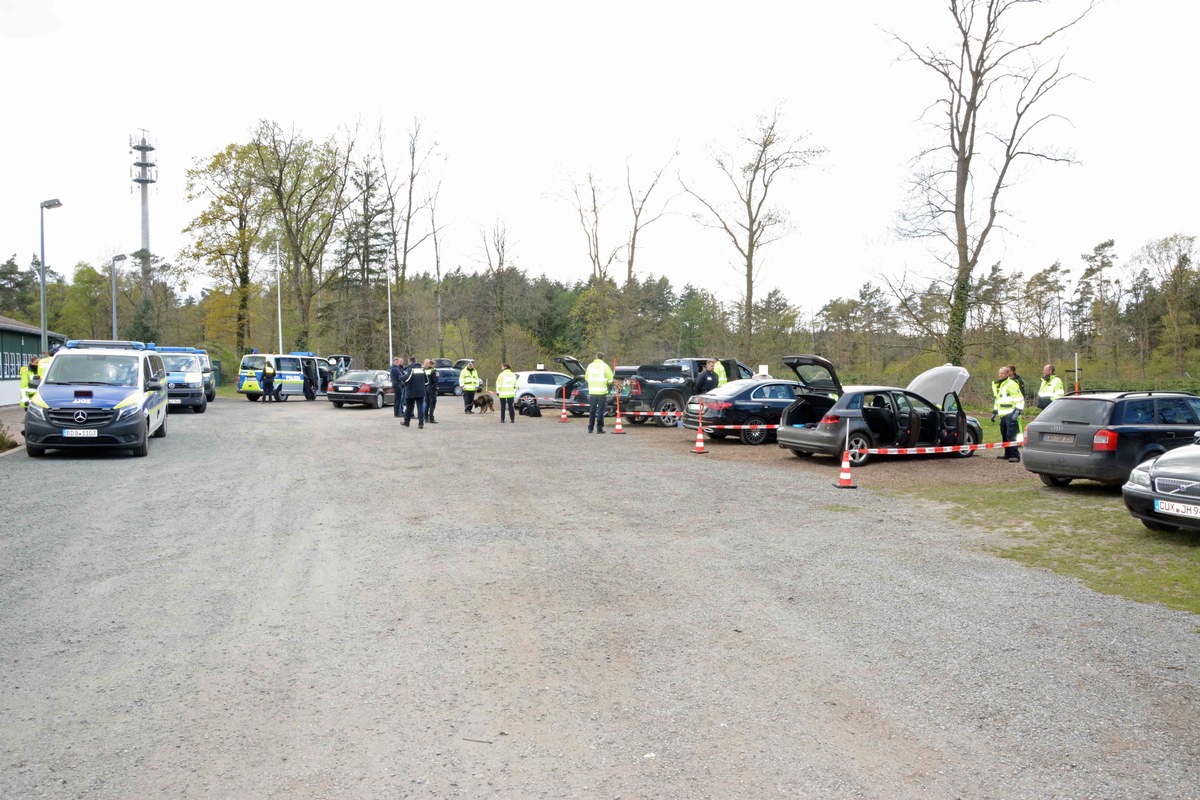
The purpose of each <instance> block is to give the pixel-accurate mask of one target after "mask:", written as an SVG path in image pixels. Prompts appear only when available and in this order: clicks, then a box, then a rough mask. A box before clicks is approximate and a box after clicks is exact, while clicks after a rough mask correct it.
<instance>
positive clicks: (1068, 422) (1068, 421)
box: [1059, 419, 1092, 425]
mask: <svg viewBox="0 0 1200 800" xmlns="http://www.w3.org/2000/svg"><path fill="white" fill-rule="evenodd" d="M1059 422H1061V423H1062V424H1063V425H1091V424H1092V423H1090V422H1085V421H1083V420H1078V419H1062V420H1059Z"/></svg>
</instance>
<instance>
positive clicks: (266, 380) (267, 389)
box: [262, 356, 275, 403]
mask: <svg viewBox="0 0 1200 800" xmlns="http://www.w3.org/2000/svg"><path fill="white" fill-rule="evenodd" d="M271 362H272V359H271V357H270V356H267V358H265V359H263V369H262V390H263V402H264V403H274V402H275V365H274V364H273V363H271Z"/></svg>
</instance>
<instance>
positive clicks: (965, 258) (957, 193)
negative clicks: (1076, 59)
mask: <svg viewBox="0 0 1200 800" xmlns="http://www.w3.org/2000/svg"><path fill="white" fill-rule="evenodd" d="M1098 2H1100V0H1087V2H1086V6H1085V7H1084V9H1083V11H1082V12H1081V13H1079V14H1078V15H1076V16H1073V17H1071V18H1070V19H1068V21H1067V22H1065V23H1063V24H1060V25H1057V26H1054V27H1051V28H1050V29H1049V31H1048V32H1047V33H1045V34H1044V35H1041V36H1036V37H1032V38H1028V39H1023V40H1020V41H1016V42H1013V41H1010V40H1009V39H1008V38H1007V31H1008V29H1009V25H1010V22H1012V24H1013V25H1014V27H1015V25H1016V23H1015V21H1012V20H1010V17H1012V16H1013V15H1014V14H1015V13H1017V11H1020V10H1024V9H1029V8H1033V7H1037V6H1048V5H1049V3H1048V2H1045V0H949V3H948V9H949V11H950V16H951V18H952V20H953V27H954V31H955V37H954V44H953V46H952V47H949V48H947V49H946V51H944V52H943V51H940V50H936V49H933V48H931V47H924V46H917V45H914V44H911V43H909V42H908V41H906V40H905V39H902V38H901V37H899V36H895V35H894V34H893V35H894V38H895V39H896V41H898V42H899V43H900V44H901V45H902V46H903V47H904V49H905V51H906V56H905V58H907V59H908V60H913V61H916V62H917V63H919V64H921V65H922V66H923V67H925V68H927V69H929V70H931V71H932V72H933V73H934V74H936V75H937V77H938V79H939V83H940V84H942V87H943V88H942V95H941V97H940V98H939V99H938V100H937V101H936V102H934V103H933V104H932V105H931V106H930V107H929V109H927V110H926V115H927V116H928V115H933V120H934V121H933V122H932V127H933V129H934V132H935V136H936V138H937V139H939V140H940V144H936V145H934V146H932V147H930V148H929V149H927V150H924V151H923V152H921V153H920V154H918V155H917V157H916V158H915V159H914V162H915V164H916V170H915V173H914V177H913V184H912V193H911V194H912V199H911V202H910V207H909V209H908V210H907V212H906V213H905V214H904V216H903V218H902V223H901V233H902V234H903V235H906V236H910V237H937V238H940V239H943V240H944V243H945V245H946V247H947V251H948V253H947V257H946V258H945V261H944V263H945V264H946V265H947V266H948V267H950V268H951V269H952V271H953V275H954V280H953V286H952V291H951V295H950V319H949V326H948V330H947V334H946V343H945V344H946V347H945V354H946V357H947V358H948V359H949V360H950V362H951V363H953V364H961V363H962V358H963V350H964V344H963V332H964V329H965V327H966V321H967V311H968V307H969V305H970V303H971V297H970V291H971V275H972V273H973V272H974V270H975V267H976V266H977V265H978V264H979V260H980V256H981V255H982V253H983V249H984V246H985V245H986V243H987V241H988V235H989V234H990V233H991V232H992V230H993V229H994V228H995V227H996V225H997V218H998V216H999V215H1000V213H1001V212H1000V195H1001V193H1002V192H1003V191H1004V189H1006V188H1007V187H1008V186H1010V185H1011V182H1012V181H1013V180H1014V179H1015V178H1016V177H1017V174H1016V169H1017V167H1018V164H1019V162H1023V161H1026V160H1036V161H1051V162H1064V163H1069V162H1071V161H1072V159H1071V157H1070V156H1069V155H1065V154H1060V153H1057V152H1055V151H1054V150H1052V149H1051V148H1049V147H1047V146H1039V145H1038V144H1037V143H1036V142H1035V141H1034V140H1033V135H1034V133H1035V132H1037V131H1039V129H1040V128H1041V127H1042V126H1043V125H1044V124H1045V123H1047V122H1049V121H1051V120H1054V119H1055V118H1056V117H1058V115H1056V114H1053V113H1042V111H1041V108H1042V106H1043V105H1045V100H1046V98H1047V96H1048V95H1049V94H1050V93H1051V92H1053V91H1054V90H1055V89H1057V88H1058V87H1059V86H1060V85H1061V84H1062V83H1063V82H1064V81H1066V80H1068V79H1069V78H1071V77H1073V76H1072V75H1071V74H1070V73H1065V72H1063V71H1062V60H1061V58H1059V59H1054V60H1050V61H1044V60H1043V57H1042V53H1043V52H1044V51H1045V50H1046V49H1047V47H1048V45H1049V44H1050V43H1051V42H1052V41H1053V40H1055V39H1056V38H1058V37H1059V36H1060V34H1062V33H1063V32H1064V31H1066V30H1068V29H1070V28H1071V27H1073V26H1074V25H1075V24H1077V23H1078V22H1079V21H1080V20H1082V19H1083V18H1084V17H1085V16H1087V14H1088V13H1089V12H1090V11H1091V10H1092V9H1093V8H1094V7H1095V6H1096V5H1097V3H1098ZM950 252H952V253H953V255H952V256H950V255H949V253H950Z"/></svg>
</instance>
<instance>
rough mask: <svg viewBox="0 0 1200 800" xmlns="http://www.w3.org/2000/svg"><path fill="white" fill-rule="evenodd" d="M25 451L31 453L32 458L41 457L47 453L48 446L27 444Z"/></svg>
mask: <svg viewBox="0 0 1200 800" xmlns="http://www.w3.org/2000/svg"><path fill="white" fill-rule="evenodd" d="M25 452H26V453H28V454H29V457H30V458H41V457H42V456H44V455H46V448H44V447H34V446H33V445H31V444H27V445H25Z"/></svg>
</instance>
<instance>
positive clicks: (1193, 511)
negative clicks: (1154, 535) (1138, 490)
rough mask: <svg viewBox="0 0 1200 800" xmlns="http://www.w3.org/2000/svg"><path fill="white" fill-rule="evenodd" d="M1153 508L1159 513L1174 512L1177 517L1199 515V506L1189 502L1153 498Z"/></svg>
mask: <svg viewBox="0 0 1200 800" xmlns="http://www.w3.org/2000/svg"><path fill="white" fill-rule="evenodd" d="M1154 510H1155V511H1157V512H1158V513H1159V514H1174V515H1175V516H1177V517H1200V506H1194V505H1191V504H1190V503H1173V502H1171V501H1170V500H1155V501H1154Z"/></svg>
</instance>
